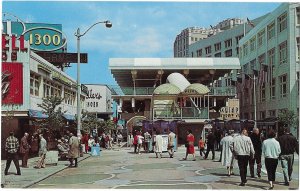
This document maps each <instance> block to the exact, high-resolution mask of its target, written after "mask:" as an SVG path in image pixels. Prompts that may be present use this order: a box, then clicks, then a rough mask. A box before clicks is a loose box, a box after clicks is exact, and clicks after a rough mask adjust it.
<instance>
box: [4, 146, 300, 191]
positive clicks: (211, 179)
mask: <svg viewBox="0 0 300 191" xmlns="http://www.w3.org/2000/svg"><path fill="white" fill-rule="evenodd" d="M132 151H133V149H131V150H130V149H129V148H117V147H116V148H115V149H113V150H103V151H102V152H101V156H97V157H93V156H89V155H85V156H84V157H83V158H81V160H82V161H81V162H80V163H79V167H78V168H68V167H67V166H66V165H67V164H68V162H67V161H60V162H59V164H58V165H57V166H47V168H45V169H34V168H33V167H32V166H33V165H31V166H30V168H28V169H24V168H22V169H21V170H22V176H16V175H14V174H10V175H8V176H5V177H4V178H5V184H4V185H5V187H7V188H22V187H29V188H102V189H228V190H229V189H230V190H232V189H233V190H241V189H243V190H244V189H246V190H261V189H262V190H264V189H267V188H268V186H269V185H268V182H267V175H266V171H265V168H264V166H263V172H264V173H263V176H262V178H261V179H258V178H250V177H248V182H247V184H246V186H245V187H240V186H238V185H239V183H240V177H239V175H238V174H239V171H238V168H235V169H234V173H235V175H233V176H231V177H228V176H227V175H226V169H225V167H223V166H222V165H221V163H220V162H217V161H212V160H209V159H211V156H210V155H209V159H208V160H203V159H202V158H201V159H200V157H199V156H197V161H192V156H189V157H190V158H189V160H187V161H182V160H181V159H182V158H183V157H184V154H185V148H184V147H180V148H179V149H178V151H177V152H176V153H175V157H174V158H169V157H168V154H167V153H163V158H161V159H157V158H156V157H155V154H154V153H142V154H140V155H139V154H134V153H133V152H132ZM219 154H220V153H219V152H217V154H216V159H219ZM197 155H199V153H198V152H197ZM83 159H84V160H83ZM31 161H32V163H31V164H33V162H34V161H33V160H32V159H31ZM298 164H299V162H298V156H296V160H295V164H294V173H293V180H292V182H291V185H290V186H289V187H287V186H284V185H283V176H282V172H281V167H280V165H279V166H278V168H277V174H276V182H275V188H274V189H275V190H288V189H298V188H299V175H298V174H299V170H298ZM3 165H4V161H2V174H3V167H4V166H3ZM12 166H13V165H12ZM248 171H249V170H248ZM10 172H14V170H13V167H11V169H10ZM248 174H249V172H248ZM2 177H3V176H2Z"/></svg>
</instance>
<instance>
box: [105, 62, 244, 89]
mask: <svg viewBox="0 0 300 191" xmlns="http://www.w3.org/2000/svg"><path fill="white" fill-rule="evenodd" d="M109 69H110V70H111V73H112V75H113V77H114V78H115V80H116V82H117V83H118V85H119V86H120V87H133V86H134V82H135V86H136V87H155V86H158V85H160V84H159V83H160V82H161V83H166V79H167V77H168V75H170V74H171V73H174V72H178V73H181V74H183V75H185V77H186V78H187V79H188V81H189V82H190V83H202V84H204V85H208V84H209V83H211V82H212V81H213V80H216V79H218V78H219V77H223V76H224V74H226V73H230V72H231V70H239V69H241V66H240V61H239V59H238V58H232V57H230V58H110V59H109ZM210 70H213V71H214V74H210Z"/></svg>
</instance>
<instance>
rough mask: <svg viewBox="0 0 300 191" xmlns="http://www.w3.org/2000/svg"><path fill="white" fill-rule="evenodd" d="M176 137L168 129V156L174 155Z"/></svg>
mask: <svg viewBox="0 0 300 191" xmlns="http://www.w3.org/2000/svg"><path fill="white" fill-rule="evenodd" d="M175 139H176V135H175V133H173V131H172V130H171V129H170V133H169V135H168V153H169V155H170V158H173V157H174V146H175V145H174V141H175Z"/></svg>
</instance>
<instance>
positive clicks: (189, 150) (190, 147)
mask: <svg viewBox="0 0 300 191" xmlns="http://www.w3.org/2000/svg"><path fill="white" fill-rule="evenodd" d="M194 141H195V138H194V135H193V134H192V130H190V129H189V130H188V131H187V136H186V154H185V158H183V159H182V160H186V159H187V156H188V154H192V155H193V161H196V156H195V147H194Z"/></svg>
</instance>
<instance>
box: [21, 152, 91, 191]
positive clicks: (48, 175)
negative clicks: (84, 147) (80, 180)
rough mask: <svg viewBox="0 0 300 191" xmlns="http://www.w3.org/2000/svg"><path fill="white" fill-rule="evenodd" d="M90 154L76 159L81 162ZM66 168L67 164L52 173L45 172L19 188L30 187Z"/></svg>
mask: <svg viewBox="0 0 300 191" xmlns="http://www.w3.org/2000/svg"><path fill="white" fill-rule="evenodd" d="M90 156H91V155H88V156H86V157H84V158H81V159H79V160H78V163H79V162H81V161H83V160H85V159H87V158H89V157H90ZM66 168H68V166H63V167H62V168H61V169H58V170H56V171H54V172H52V173H49V174H47V175H45V176H43V177H41V178H39V179H37V180H33V181H31V182H29V183H28V184H25V185H24V186H22V187H21V188H28V187H30V186H32V185H34V184H36V183H38V182H41V181H42V180H45V179H46V178H48V177H50V176H52V175H54V174H56V173H58V172H60V171H63V170H65V169H66Z"/></svg>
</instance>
